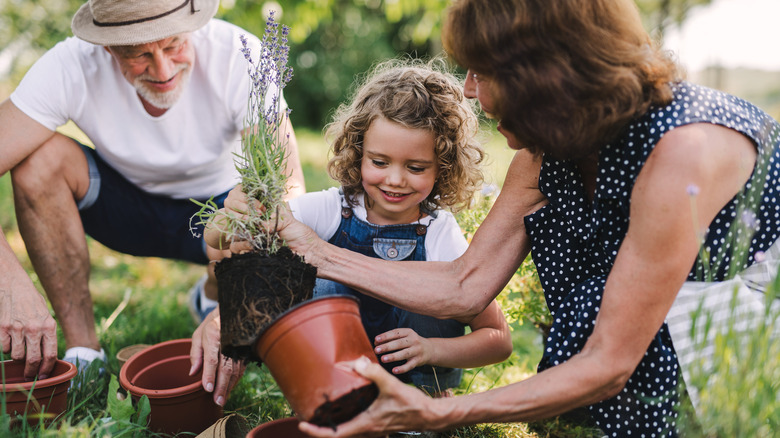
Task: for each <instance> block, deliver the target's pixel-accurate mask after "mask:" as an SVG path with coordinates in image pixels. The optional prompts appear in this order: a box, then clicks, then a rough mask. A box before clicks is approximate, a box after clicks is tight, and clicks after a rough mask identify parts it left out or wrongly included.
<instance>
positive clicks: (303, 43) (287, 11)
mask: <svg viewBox="0 0 780 438" xmlns="http://www.w3.org/2000/svg"><path fill="white" fill-rule="evenodd" d="M636 1H637V4H638V5H639V7H640V9H641V11H642V13H643V16H644V18H645V19H646V23H645V24H646V26H647V27H648V29H654V30H655V32H656V33H658V34H660V33H662V32H663V30H664V28H665V26H666V25H668V24H670V23H681V22H682V21H684V20H685V18H686V14H687V12H688V11H689V10H690V9H691V7H693V6H696V5H700V4H707V3H710V2H711V0H636ZM83 2H84V0H0V79H2V77H1V76H2V75H3V74H4V72H5V71H7V72H8V79H9V80H10V82H11V83H12V84H15V83H17V82H18V80H19V79H21V76H22V74H24V72H25V71H26V70H27V68H29V66H30V65H32V63H33V62H34V61H35V60H36V59H37V58H38V57H39V56H40V55H41V54H42V53H43V52H44V51H45V50H47V49H48V48H50V47H52V46H54V44H56V43H57V42H58V41H60V40H62V39H64V38H65V37H67V36H69V35H71V31H70V21H71V17H72V16H73V14H74V13H75V11H76V10H77V9H78V7H79V6H80V5H81V4H82V3H83ZM450 3H451V0H276V1H274V0H269V1H258V0H222V1H221V3H220V11H219V13H218V16H219V17H220V18H223V19H225V20H226V21H229V22H231V23H235V24H237V25H239V26H241V27H243V28H245V29H247V30H248V31H250V32H261V31H262V29H264V28H265V17H266V16H267V13H268V11H269V10H271V9H273V10H276V11H277V19H278V20H279V21H280V22H281V23H284V24H286V25H288V26H290V28H291V35H290V39H291V41H290V42H291V49H290V61H291V65H292V66H293V69H294V71H295V75H294V77H293V81H292V82H291V84H290V86H289V88H288V89H287V91H286V93H285V95H286V98H287V100H288V102H289V104H290V107H291V108H293V113H292V118H293V122H294V123H295V124H296V126H305V127H310V128H314V129H321V128H322V127H323V126H324V124H325V123H327V121H328V116H329V114H330V112H331V111H332V110H333V109H334V108H335V107H336V106H337V105H338V104H339V103H341V102H344V101H345V100H347V99H348V97H349V93H350V91H351V85H352V84H353V82H354V79H355V76H356V75H360V74H362V73H363V72H365V71H366V70H368V69H369V68H370V67H371V65H372V64H374V63H375V62H377V61H381V60H385V59H387V58H391V57H395V56H412V57H432V56H437V55H439V54H441V51H442V49H441V43H440V34H441V27H440V26H441V22H442V18H443V16H444V13H445V10H446V8H447V6H448V5H449V4H450ZM657 36H658V37H660V35H657ZM4 62H5V63H6V65H3V63H4Z"/></svg>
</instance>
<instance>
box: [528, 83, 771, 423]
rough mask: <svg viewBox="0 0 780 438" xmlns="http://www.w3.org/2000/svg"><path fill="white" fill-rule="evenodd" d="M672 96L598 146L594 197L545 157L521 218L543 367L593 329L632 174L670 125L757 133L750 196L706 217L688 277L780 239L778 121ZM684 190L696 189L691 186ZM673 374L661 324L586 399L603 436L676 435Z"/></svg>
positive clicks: (700, 91)
mask: <svg viewBox="0 0 780 438" xmlns="http://www.w3.org/2000/svg"><path fill="white" fill-rule="evenodd" d="M674 94H675V98H674V100H673V102H672V103H670V104H669V105H668V106H666V107H652V108H650V110H649V111H648V112H647V113H646V114H645V115H644V116H642V117H641V118H639V119H637V120H635V121H634V122H633V123H632V124H631V125H630V126H629V127H628V129H627V130H626V131H625V133H624V135H622V136H621V137H620V138H619V139H617V140H616V141H614V142H612V143H611V144H609V145H606V146H605V147H604V148H603V149H602V150H601V152H600V155H599V170H598V177H597V184H596V192H595V197H594V201H593V203H590V202H589V201H588V200H587V198H586V197H585V190H584V188H583V185H582V182H581V180H580V175H579V170H578V169H577V167H576V166H575V165H574V164H573V163H571V162H569V161H556V160H553V159H551V158H548V157H545V159H544V162H543V164H542V169H541V174H540V177H539V187H540V190H541V191H542V193H544V194H545V196H546V197H547V199H548V200H549V204H548V205H546V206H544V207H543V208H541V209H539V210H538V211H536V212H535V213H533V214H532V215H529V216H527V217H526V218H525V224H526V228H527V230H528V234H529V235H530V236H531V239H532V254H533V259H534V262H535V264H536V268H537V271H538V273H539V278H540V280H541V282H542V286H543V288H544V292H545V297H546V299H547V305H548V307H549V308H550V311H551V313H552V315H553V325H552V328H551V330H550V335H549V337H548V338H547V341H546V346H545V351H544V355H543V357H542V361H541V363H540V364H539V370H540V371H541V370H544V369H546V368H549V367H553V366H555V365H558V364H561V363H563V362H565V361H567V360H568V359H569V358H570V357H572V356H573V355H575V354H577V353H578V352H579V351H580V350H581V349H582V347H583V345H584V344H585V341H586V340H587V338H588V336H589V335H590V334H591V332H592V330H593V325H594V322H595V320H596V315H597V314H598V312H599V307H600V305H601V295H602V293H603V291H604V284H605V283H606V280H607V276H608V275H609V272H610V270H611V269H612V265H613V264H614V262H615V257H616V256H617V253H618V249H619V248H620V244H621V242H622V241H623V238H624V237H625V235H626V231H627V230H628V222H629V210H630V202H631V200H630V196H631V190H632V188H633V185H634V182H635V181H636V178H637V175H638V174H639V172H640V171H641V169H642V166H643V165H644V163H645V162H646V160H647V157H648V155H649V154H650V152H652V150H653V148H654V147H655V145H656V143H657V142H658V140H659V139H660V138H661V136H663V134H664V133H666V132H668V131H670V130H672V129H674V128H675V127H676V126H682V125H686V124H689V123H698V122H708V123H713V124H718V125H723V126H727V127H729V128H732V129H735V130H737V131H739V132H741V133H743V134H745V135H746V136H748V137H749V138H751V139H753V141H754V143H755V144H756V145H757V147H758V150H759V158H758V162H759V164H757V166H756V170H755V171H754V173H753V175H752V176H751V179H750V180H749V181H748V183H747V184H746V187H745V192H746V193H748V194H749V196H742V195H737V196H736V197H735V199H733V200H732V201H731V202H730V203H729V204H728V205H726V207H725V208H723V210H722V211H721V212H720V213H719V214H718V215H717V216H716V218H715V220H714V221H713V222H712V223H711V224H710V227H709V230H708V233H707V237H706V241H705V246H706V248H707V249H708V250H709V254H711V257H710V258H709V260H697V262H696V264H695V266H694V268H693V269H692V270H691V273H690V274H689V280H703V279H706V280H723V279H725V278H727V276H728V275H729V274H728V272H729V267H730V266H735V267H737V268H738V269H737V270H736V271H734V272H738V271H739V270H741V268H744V267H746V266H749V265H750V264H752V263H753V261H754V257H756V258H760V255H761V252H763V251H766V250H767V249H768V248H769V246H771V244H772V243H773V242H774V241H775V240H776V239H777V238H778V230H780V202H778V190H780V185H779V184H778V182H779V181H780V178H779V177H778V176H779V174H780V155H779V154H778V139H780V127H778V124H777V122H775V121H774V120H772V119H771V118H770V117H769V116H768V115H766V114H765V113H763V112H762V111H761V110H760V109H758V108H756V107H755V106H753V105H751V104H750V103H748V102H746V101H744V100H741V99H739V98H736V97H734V96H729V95H727V94H724V93H721V92H719V91H715V90H711V89H708V88H704V87H700V86H697V85H693V84H690V83H687V82H680V83H678V84H675V86H674ZM771 139H774V140H771ZM690 189H691V194H692V196H693V195H695V190H696V188H695V187H692V188H690ZM751 199H753V200H756V201H757V202H753V203H751V201H750V200H751ZM746 200H747V201H746ZM732 224H734V226H732ZM734 239H741V240H742V241H744V242H746V244H745V245H743V247H747V250H746V251H741V252H740V251H738V253H735V250H734V248H735V247H737V246H736V245H734V244H733V242H734V241H735V240H734ZM757 254H758V255H757ZM678 379H679V369H678V362H677V356H676V354H675V350H674V347H673V345H672V342H671V338H670V336H669V332H668V329H667V327H666V324H664V325H663V326H662V327H661V329H660V330H659V331H658V333H657V334H656V336H655V338H654V339H653V341H652V343H651V345H650V347H649V348H648V350H647V352H646V353H645V356H644V358H643V360H642V361H641V362H640V364H639V366H638V367H637V368H636V370H635V371H634V373H633V375H632V376H631V378H630V379H629V381H628V383H627V384H626V386H625V388H624V389H623V390H622V391H621V392H620V393H619V394H618V395H617V396H615V397H613V398H611V399H609V400H605V401H603V402H600V403H597V404H595V405H592V406H590V407H589V410H590V413H591V415H592V416H593V418H594V420H595V421H596V422H597V423H598V425H599V427H600V428H601V429H602V430H603V431H604V432H605V433H606V434H607V435H609V436H614V437H632V436H633V437H674V436H677V431H676V430H675V419H676V417H677V410H676V407H677V406H678V404H679V396H678Z"/></svg>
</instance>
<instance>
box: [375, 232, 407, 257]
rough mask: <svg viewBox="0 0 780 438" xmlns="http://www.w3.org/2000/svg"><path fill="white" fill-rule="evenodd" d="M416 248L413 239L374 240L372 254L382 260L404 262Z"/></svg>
mask: <svg viewBox="0 0 780 438" xmlns="http://www.w3.org/2000/svg"><path fill="white" fill-rule="evenodd" d="M416 247H417V241H416V240H413V239H382V238H375V239H374V253H375V254H376V255H377V256H379V257H380V258H382V259H384V260H390V261H393V260H405V259H406V258H407V257H409V256H410V255H412V253H413V252H414V249H415V248H416Z"/></svg>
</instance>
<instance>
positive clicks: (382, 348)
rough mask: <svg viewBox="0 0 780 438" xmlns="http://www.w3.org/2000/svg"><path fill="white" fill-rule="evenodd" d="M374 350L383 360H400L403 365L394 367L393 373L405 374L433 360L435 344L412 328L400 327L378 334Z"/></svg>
mask: <svg viewBox="0 0 780 438" xmlns="http://www.w3.org/2000/svg"><path fill="white" fill-rule="evenodd" d="M374 345H375V347H374V352H375V353H376V354H378V355H381V356H380V360H381V361H382V362H385V363H387V362H398V361H402V360H405V361H406V363H404V364H403V365H400V366H397V367H394V368H393V374H403V373H406V372H408V371H411V370H413V369H414V368H416V367H419V366H422V365H426V364H430V363H432V362H433V352H434V346H433V345H432V343H431V341H430V340H428V339H426V338H424V337H422V336H420V335H418V334H417V332H415V331H414V330H412V329H410V328H398V329H395V330H390V331H388V332H385V333H382V334H381V335H378V336H377V337H376V338H375V339H374Z"/></svg>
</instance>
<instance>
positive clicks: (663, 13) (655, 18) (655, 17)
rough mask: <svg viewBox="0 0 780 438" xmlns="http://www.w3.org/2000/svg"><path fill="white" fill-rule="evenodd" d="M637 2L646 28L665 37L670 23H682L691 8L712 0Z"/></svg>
mask: <svg viewBox="0 0 780 438" xmlns="http://www.w3.org/2000/svg"><path fill="white" fill-rule="evenodd" d="M636 3H637V6H639V10H640V11H641V12H642V17H643V18H644V19H645V28H646V29H648V30H649V31H650V32H651V33H652V34H653V36H654V37H656V38H658V39H663V35H664V32H665V31H666V27H667V26H668V25H670V24H676V25H678V26H680V25H682V23H683V22H684V21H685V19H686V18H688V11H690V10H691V8H693V7H695V6H701V5H708V4H710V3H712V0H636Z"/></svg>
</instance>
